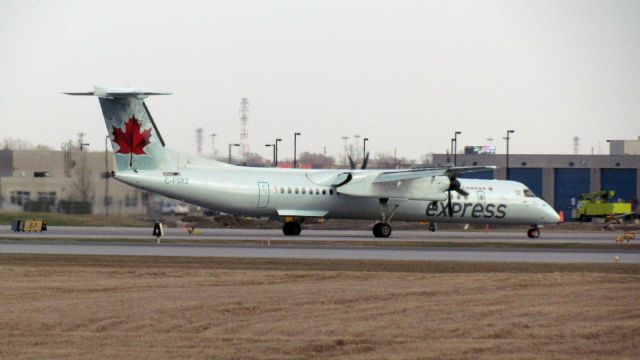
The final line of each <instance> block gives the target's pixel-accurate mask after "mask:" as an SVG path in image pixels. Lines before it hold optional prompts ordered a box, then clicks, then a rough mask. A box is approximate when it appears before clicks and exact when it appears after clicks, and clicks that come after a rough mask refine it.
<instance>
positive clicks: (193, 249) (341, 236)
mask: <svg viewBox="0 0 640 360" xmlns="http://www.w3.org/2000/svg"><path fill="white" fill-rule="evenodd" d="M615 236H616V234H615V233H610V232H589V233H560V232H549V233H546V234H543V237H542V238H540V239H538V240H535V241H536V242H547V243H563V242H564V243H583V244H590V243H613V242H614V240H613V239H615ZM15 237H18V238H19V239H18V240H16V239H13V240H9V239H6V238H15ZM2 238H5V239H4V240H2V241H0V253H12V254H16V253H21V254H70V255H134V256H194V257H245V258H288V259H354V260H355V259H358V260H430V261H436V260H440V261H489V262H552V263H611V262H620V263H635V264H638V263H640V251H638V250H617V249H615V250H593V249H579V248H578V249H532V248H517V249H498V248H496V249H485V248H482V249H478V248H465V247H464V246H463V247H455V248H429V249H420V248H416V249H410V248H406V247H405V248H397V249H394V248H393V247H391V248H388V247H385V248H373V249H372V248H357V247H344V246H336V247H332V246H327V245H324V246H317V245H314V243H313V242H314V241H318V240H323V241H327V240H329V241H331V240H334V241H336V242H338V241H357V240H362V241H365V240H366V241H371V240H374V238H373V236H372V235H371V233H370V232H369V231H341V230H306V231H303V234H302V235H301V236H298V237H294V238H293V239H295V240H303V241H309V245H304V246H283V245H277V242H274V243H272V245H267V244H266V243H265V244H264V245H216V244H155V243H152V242H150V243H147V244H133V243H126V242H124V243H99V242H82V243H79V242H71V241H70V242H64V241H56V242H55V243H54V242H51V241H47V239H48V238H49V239H53V238H56V239H70V240H71V239H74V238H75V239H81V238H82V239H87V238H89V239H96V240H97V241H98V240H100V239H132V240H133V239H147V240H152V239H153V237H152V236H151V229H144V228H142V229H141V228H88V227H51V228H50V229H49V231H47V232H45V233H26V234H22V233H20V234H16V233H13V232H11V231H10V228H9V227H8V226H0V239H2ZM162 239H163V240H171V239H174V240H182V239H200V240H203V239H208V240H209V239H210V240H272V241H273V240H283V239H290V238H289V237H286V238H285V237H284V236H283V235H282V233H281V231H280V230H245V229H203V230H202V231H201V234H199V235H189V234H188V233H187V232H186V230H184V229H167V231H166V236H165V237H163V238H162ZM385 240H389V239H385ZM391 240H400V241H416V242H419V241H439V242H440V241H447V242H462V243H464V242H478V241H491V242H530V239H528V238H526V235H524V234H523V233H520V232H496V231H490V232H486V233H485V232H436V233H430V232H424V231H396V232H394V233H393V234H392V238H391Z"/></svg>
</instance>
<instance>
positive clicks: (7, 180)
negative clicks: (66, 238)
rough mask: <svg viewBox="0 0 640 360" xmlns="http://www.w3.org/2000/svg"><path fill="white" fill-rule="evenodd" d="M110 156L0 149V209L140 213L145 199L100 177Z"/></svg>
mask: <svg viewBox="0 0 640 360" xmlns="http://www.w3.org/2000/svg"><path fill="white" fill-rule="evenodd" d="M112 169H113V154H112V153H111V152H107V153H105V152H92V151H81V150H80V149H79V148H77V147H73V146H71V147H68V150H66V151H48V150H0V209H1V210H4V211H22V210H34V211H62V212H77V213H95V214H108V213H110V214H144V213H147V211H148V204H149V197H150V194H149V193H147V192H145V191H142V190H138V189H135V188H133V187H131V186H128V185H125V184H123V183H120V182H119V181H115V180H114V179H112V178H109V177H107V176H105V174H108V173H109V172H110V171H111V170H112Z"/></svg>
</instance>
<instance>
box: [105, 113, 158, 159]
mask: <svg viewBox="0 0 640 360" xmlns="http://www.w3.org/2000/svg"><path fill="white" fill-rule="evenodd" d="M141 125H142V124H140V122H139V121H138V119H136V117H135V115H132V116H131V117H130V118H129V120H127V122H126V123H125V124H124V127H125V130H124V131H122V130H121V129H120V128H117V127H115V126H113V131H112V135H113V142H114V143H116V144H118V146H119V147H120V148H119V149H118V151H117V152H118V153H120V154H130V153H132V154H136V155H146V154H147V153H145V152H144V147H145V146H147V145H149V138H150V137H151V130H144V131H142V132H141V131H140V126H141Z"/></svg>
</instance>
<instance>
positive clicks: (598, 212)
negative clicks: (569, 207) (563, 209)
mask: <svg viewBox="0 0 640 360" xmlns="http://www.w3.org/2000/svg"><path fill="white" fill-rule="evenodd" d="M615 195H616V192H615V191H613V190H603V191H595V192H590V193H585V194H582V195H581V199H580V201H579V202H578V206H577V208H576V219H578V220H579V221H581V222H589V221H591V219H593V218H606V217H609V216H615V215H624V214H630V213H631V203H623V202H613V201H612V200H614V199H615Z"/></svg>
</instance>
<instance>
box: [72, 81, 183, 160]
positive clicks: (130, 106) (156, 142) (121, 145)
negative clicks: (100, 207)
mask: <svg viewBox="0 0 640 360" xmlns="http://www.w3.org/2000/svg"><path fill="white" fill-rule="evenodd" d="M65 94H67V95H86V96H97V97H98V100H99V102H100V107H101V108H102V115H103V116H104V121H105V124H106V126H107V132H108V133H109V137H110V139H111V145H112V148H113V153H114V157H115V164H116V170H118V171H123V170H131V169H135V170H170V169H174V168H175V166H174V164H173V161H172V160H171V157H170V155H169V153H168V152H167V150H166V149H165V144H164V140H163V139H162V136H161V135H160V132H159V131H158V128H157V127H156V124H155V122H154V121H153V118H152V117H151V113H150V112H149V108H148V107H147V104H145V102H144V99H145V98H146V97H148V96H151V95H169V94H170V93H160V92H147V91H139V90H135V89H131V88H105V87H97V86H96V87H95V88H94V91H91V92H82V93H65Z"/></svg>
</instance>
